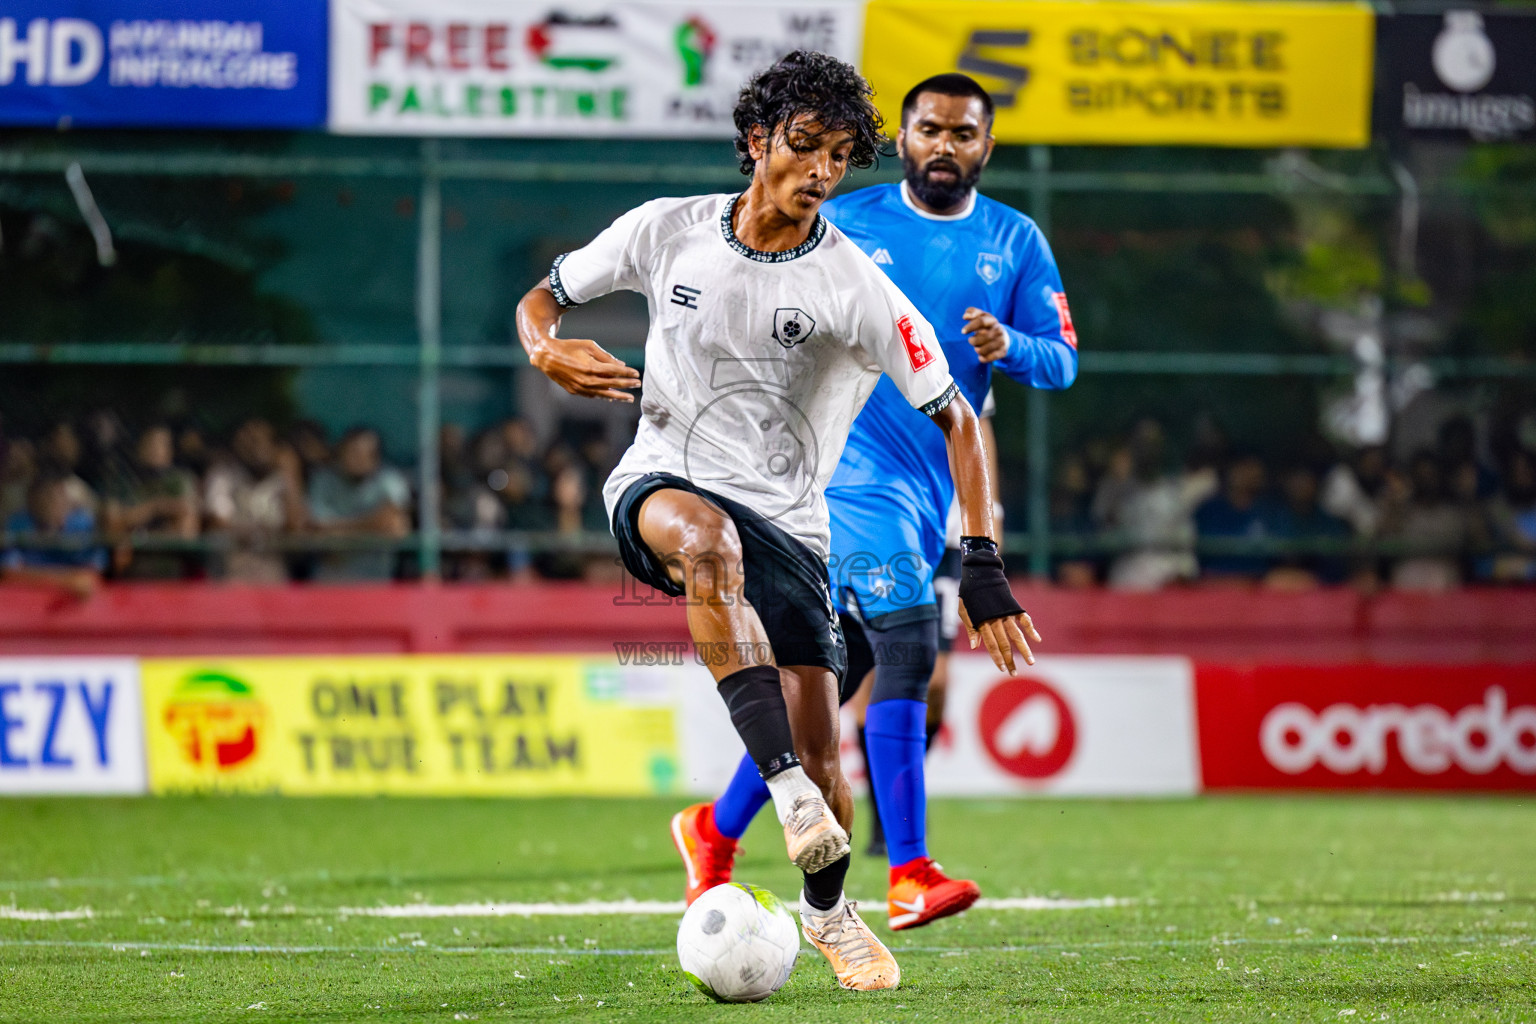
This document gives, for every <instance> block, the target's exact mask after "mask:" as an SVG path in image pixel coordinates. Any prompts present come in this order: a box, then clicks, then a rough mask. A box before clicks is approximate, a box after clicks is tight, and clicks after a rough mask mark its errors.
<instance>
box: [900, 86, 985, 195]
mask: <svg viewBox="0 0 1536 1024" xmlns="http://www.w3.org/2000/svg"><path fill="white" fill-rule="evenodd" d="M896 149H897V151H898V152H899V153H900V154H901V162H902V166H903V168H904V169H905V172H906V178H907V187H908V188H909V189H911V190H912V194H913V195H914V196H916V197H917V199H918V201H919V202H921V203H923V204H924V205H925V206H928V207H931V208H932V209H933V210H934V211H936V212H944V211H947V210H950V209H953V208H954V207H956V206H959V205H960V204H961V203H963V202H964V201H965V197H966V196H967V195H968V194H969V193H970V191H971V189H973V188H975V187H976V182H977V181H979V180H980V179H981V169H982V168H983V167H985V166H986V165H987V160H988V159H989V158H990V157H991V156H992V136H991V134H990V133H989V132H988V130H987V112H986V108H984V107H983V106H982V105H981V100H979V99H977V98H976V97H975V96H943V95H940V94H939V93H936V92H925V93H921V94H920V95H919V96H918V97H917V103H916V104H914V106H913V108H912V112H911V113H910V114H908V115H907V120H906V123H905V124H903V125H902V128H901V131H900V132H898V133H897V134H896Z"/></svg>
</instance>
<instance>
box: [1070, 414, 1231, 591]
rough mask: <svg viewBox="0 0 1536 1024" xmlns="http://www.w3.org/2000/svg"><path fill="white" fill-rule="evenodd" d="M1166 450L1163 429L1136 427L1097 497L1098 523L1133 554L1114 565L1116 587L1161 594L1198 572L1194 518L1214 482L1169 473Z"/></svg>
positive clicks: (1149, 424)
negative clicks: (1124, 542) (1163, 588)
mask: <svg viewBox="0 0 1536 1024" xmlns="http://www.w3.org/2000/svg"><path fill="white" fill-rule="evenodd" d="M1163 446H1164V434H1163V428H1162V425H1161V424H1160V423H1158V422H1157V421H1156V420H1153V419H1144V420H1142V421H1141V422H1139V423H1138V424H1136V427H1135V428H1134V429H1133V431H1132V433H1131V440H1130V443H1129V444H1128V445H1127V446H1125V447H1124V448H1121V449H1119V450H1117V451H1116V452H1115V454H1114V455H1113V456H1111V457H1110V463H1109V467H1108V469H1107V470H1106V472H1105V474H1104V478H1103V479H1102V480H1100V481H1099V487H1098V489H1097V490H1096V491H1095V493H1094V496H1093V508H1092V515H1093V519H1094V522H1095V523H1097V524H1098V525H1099V527H1100V528H1101V529H1104V530H1110V531H1113V532H1115V533H1117V534H1118V535H1119V536H1121V537H1122V538H1124V539H1126V540H1127V541H1128V542H1129V545H1130V548H1131V549H1130V550H1129V551H1127V552H1126V553H1125V554H1122V555H1120V556H1119V557H1117V558H1116V559H1115V560H1114V561H1113V562H1112V563H1111V564H1110V568H1109V583H1110V586H1113V587H1118V588H1121V589H1125V590H1156V589H1157V588H1159V587H1161V586H1163V585H1164V584H1167V583H1171V582H1173V581H1175V580H1181V579H1190V578H1192V577H1193V576H1194V575H1195V572H1196V570H1197V564H1196V562H1195V555H1194V550H1193V547H1194V524H1193V522H1192V521H1191V520H1190V512H1191V511H1192V510H1193V509H1194V508H1195V506H1196V505H1198V504H1199V503H1200V502H1201V501H1202V500H1204V498H1205V497H1206V495H1207V494H1208V493H1209V486H1210V482H1209V476H1208V474H1200V473H1186V474H1180V475H1174V474H1168V473H1165V472H1164V470H1163V458H1164V456H1163Z"/></svg>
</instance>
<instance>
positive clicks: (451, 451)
mask: <svg viewBox="0 0 1536 1024" xmlns="http://www.w3.org/2000/svg"><path fill="white" fill-rule="evenodd" d="M485 437H490V438H491V439H492V440H493V442H495V447H496V448H497V449H498V450H499V447H500V442H499V439H498V438H497V437H496V435H495V434H494V433H489V434H482V435H480V436H479V437H476V438H475V441H474V444H473V445H470V444H468V443H466V441H465V438H464V428H463V427H460V426H458V425H457V424H453V423H446V424H444V425H443V428H442V430H441V431H439V433H438V455H437V457H438V466H439V468H440V471H441V480H442V493H443V498H442V516H441V522H442V526H443V529H444V530H450V531H458V532H466V533H486V532H489V531H492V530H496V529H499V528H500V527H501V525H502V522H503V521H504V519H505V513H504V512H503V511H502V507H501V502H500V501H498V500H497V499H496V495H495V494H493V493H492V492H491V489H490V488H489V487H488V486H486V484H485V480H484V475H483V474H481V473H479V472H477V471H476V468H475V452H476V451H478V450H479V449H480V448H481V447H482V444H483V439H484V438H485ZM492 562H493V556H492V555H491V553H490V552H488V551H486V550H483V549H482V550H478V551H448V552H445V553H444V557H443V575H444V577H446V578H448V579H456V580H468V579H487V578H489V577H490V576H491V575H492V573H493V571H494V567H493V564H492Z"/></svg>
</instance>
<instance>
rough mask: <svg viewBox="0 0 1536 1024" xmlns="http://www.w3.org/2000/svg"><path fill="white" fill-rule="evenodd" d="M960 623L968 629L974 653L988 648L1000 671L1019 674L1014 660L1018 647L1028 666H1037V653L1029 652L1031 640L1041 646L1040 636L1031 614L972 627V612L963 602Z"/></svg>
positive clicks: (1026, 613) (993, 661)
mask: <svg viewBox="0 0 1536 1024" xmlns="http://www.w3.org/2000/svg"><path fill="white" fill-rule="evenodd" d="M960 621H961V623H962V624H964V626H965V632H966V635H967V636H969V637H970V640H971V650H973V651H974V650H975V649H976V645H977V644H984V645H986V648H987V653H988V654H990V655H991V656H992V664H994V665H996V666H997V667H998V670H999V671H1001V672H1007V673H1008V674H1009V675H1013V674H1014V673H1015V672H1017V671H1018V669H1017V668H1016V667H1015V664H1014V660H1013V649H1014V648H1015V647H1017V648H1018V649H1019V653H1021V654H1023V655H1024V663H1025V664H1026V665H1033V664H1034V663H1035V652H1034V651H1032V650H1030V649H1029V644H1030V641H1033V642H1035V643H1037V644H1038V643H1039V642H1040V633H1039V631H1038V630H1036V629H1035V623H1034V621H1033V620H1032V619H1031V618H1030V617H1029V613H1028V612H1019V614H1017V615H1009V616H1007V617H1006V618H1001V619H993V620H991V621H990V622H983V623H982V624H981V627H980V628H979V629H978V628H977V627H975V626H972V625H971V616H970V613H969V612H967V611H966V610H965V602H964V601H961V602H960Z"/></svg>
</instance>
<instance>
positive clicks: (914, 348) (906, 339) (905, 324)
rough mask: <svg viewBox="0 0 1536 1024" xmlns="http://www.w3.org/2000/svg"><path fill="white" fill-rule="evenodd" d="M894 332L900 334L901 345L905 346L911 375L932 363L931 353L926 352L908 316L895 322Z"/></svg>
mask: <svg viewBox="0 0 1536 1024" xmlns="http://www.w3.org/2000/svg"><path fill="white" fill-rule="evenodd" d="M896 330H897V331H898V332H900V334H901V343H902V345H904V346H906V349H907V362H909V363H911V364H912V372H913V373H916V372H918V371H919V370H921V369H922V368H923V367H925V366H927V365H928V364H930V363H932V362H933V353H932V352H930V351H928V346H927V345H924V344H923V339H922V338H920V337H919V336H918V334H917V328H916V327H914V326H913V325H912V318H911V317H910V316H904V317H902V318H901V319H900V320H897V321H896Z"/></svg>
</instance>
